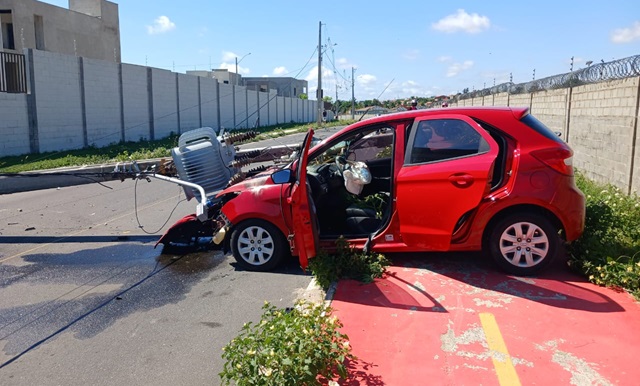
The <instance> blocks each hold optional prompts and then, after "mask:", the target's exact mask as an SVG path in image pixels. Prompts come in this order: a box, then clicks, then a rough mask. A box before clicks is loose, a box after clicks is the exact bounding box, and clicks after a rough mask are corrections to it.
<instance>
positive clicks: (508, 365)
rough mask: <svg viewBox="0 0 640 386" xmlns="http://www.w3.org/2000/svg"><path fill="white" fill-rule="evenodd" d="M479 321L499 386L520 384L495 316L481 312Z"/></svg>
mask: <svg viewBox="0 0 640 386" xmlns="http://www.w3.org/2000/svg"><path fill="white" fill-rule="evenodd" d="M480 323H482V329H483V330H484V336H485V338H486V339H487V344H488V345H489V350H491V358H492V360H493V366H494V367H495V368H496V373H497V374H498V382H499V383H500V385H501V386H507V385H509V386H512V385H514V386H515V385H520V379H519V378H518V374H517V373H516V369H515V368H514V367H513V363H512V362H511V356H509V352H508V351H507V345H505V344H504V340H503V339H502V334H500V329H499V328H498V323H497V322H496V317H495V316H493V314H489V313H481V314H480Z"/></svg>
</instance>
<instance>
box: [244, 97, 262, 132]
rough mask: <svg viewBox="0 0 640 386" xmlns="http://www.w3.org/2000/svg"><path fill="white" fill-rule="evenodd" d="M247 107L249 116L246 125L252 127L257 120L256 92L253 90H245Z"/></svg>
mask: <svg viewBox="0 0 640 386" xmlns="http://www.w3.org/2000/svg"><path fill="white" fill-rule="evenodd" d="M246 92H247V109H248V111H249V118H248V119H247V127H250V128H253V127H255V125H256V122H257V121H258V117H259V115H258V110H259V106H258V94H257V93H256V91H254V90H247V91H246Z"/></svg>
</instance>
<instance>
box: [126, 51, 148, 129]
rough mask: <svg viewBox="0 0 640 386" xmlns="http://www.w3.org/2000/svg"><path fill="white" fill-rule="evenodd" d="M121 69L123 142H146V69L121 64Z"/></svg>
mask: <svg viewBox="0 0 640 386" xmlns="http://www.w3.org/2000/svg"><path fill="white" fill-rule="evenodd" d="M121 67H122V115H123V117H124V140H125V141H139V140H148V139H149V138H151V132H150V130H151V129H150V125H149V122H150V118H149V112H150V110H149V83H148V78H147V68H146V67H142V66H135V65H133V64H122V65H121Z"/></svg>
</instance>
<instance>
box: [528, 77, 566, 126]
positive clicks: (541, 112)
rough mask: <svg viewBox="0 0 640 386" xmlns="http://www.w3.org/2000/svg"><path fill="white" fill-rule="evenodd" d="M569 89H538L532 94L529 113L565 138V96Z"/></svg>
mask: <svg viewBox="0 0 640 386" xmlns="http://www.w3.org/2000/svg"><path fill="white" fill-rule="evenodd" d="M568 94H569V89H566V88H564V89H558V90H548V91H539V92H536V93H534V94H533V95H532V99H531V113H532V114H533V115H535V116H536V118H538V119H539V120H540V121H542V122H544V124H545V125H547V126H548V127H549V128H550V129H551V130H553V131H557V132H561V133H562V138H564V139H566V138H567V137H566V123H567V112H568V110H567V97H568Z"/></svg>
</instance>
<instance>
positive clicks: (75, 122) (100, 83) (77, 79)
mask: <svg viewBox="0 0 640 386" xmlns="http://www.w3.org/2000/svg"><path fill="white" fill-rule="evenodd" d="M24 54H25V56H26V59H27V60H26V63H27V65H28V69H27V74H28V76H29V79H28V81H29V84H30V90H31V93H30V94H27V95H24V94H6V93H0V114H1V115H0V135H3V139H4V140H3V141H2V144H1V145H0V157H1V156H7V155H21V154H28V153H31V152H47V151H64V150H71V149H79V148H82V147H85V146H88V145H95V146H98V147H101V146H105V145H109V144H112V143H117V142H120V141H139V140H150V139H161V138H165V137H167V136H169V135H170V134H171V133H175V134H178V133H181V132H184V131H187V130H191V129H194V128H197V127H202V126H210V127H213V128H214V129H218V128H220V127H224V128H225V129H227V130H231V129H234V128H249V127H253V126H254V125H255V124H256V122H257V120H258V116H259V115H260V117H261V119H260V122H259V123H260V125H261V126H267V125H275V124H279V123H285V122H288V121H291V120H297V121H300V120H301V117H303V116H304V114H303V111H301V108H302V107H303V106H304V104H303V103H302V101H301V100H299V99H298V98H285V97H278V98H276V92H275V91H271V92H269V93H258V92H256V91H251V92H247V90H246V88H245V87H242V86H239V87H234V86H233V85H229V84H224V83H218V82H217V81H216V80H215V79H209V78H201V77H196V76H192V75H186V74H178V73H174V72H171V71H166V70H161V69H157V68H151V67H143V66H136V65H131V64H120V63H113V62H110V61H100V60H96V59H87V58H81V57H76V56H72V55H64V54H57V53H52V52H48V51H38V50H32V49H26V50H24ZM308 102H309V101H307V103H308ZM285 111H288V113H287V115H288V121H286V120H285ZM258 113H259V114H258ZM292 117H293V118H292ZM30 125H31V127H30Z"/></svg>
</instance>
